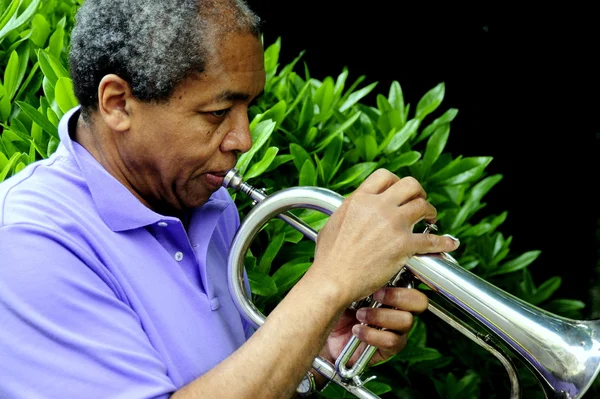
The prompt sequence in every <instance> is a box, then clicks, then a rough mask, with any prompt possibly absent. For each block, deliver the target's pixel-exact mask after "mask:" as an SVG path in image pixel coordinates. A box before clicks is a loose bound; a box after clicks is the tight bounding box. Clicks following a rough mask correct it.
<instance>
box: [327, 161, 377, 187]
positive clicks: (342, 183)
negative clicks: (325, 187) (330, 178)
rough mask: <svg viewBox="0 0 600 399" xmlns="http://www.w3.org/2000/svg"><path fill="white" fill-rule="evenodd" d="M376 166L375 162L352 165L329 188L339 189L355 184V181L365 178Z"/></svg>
mask: <svg viewBox="0 0 600 399" xmlns="http://www.w3.org/2000/svg"><path fill="white" fill-rule="evenodd" d="M376 168H377V162H362V163H359V164H356V165H353V166H352V167H350V168H349V169H347V170H345V171H344V173H342V174H341V175H340V176H339V178H338V179H337V181H336V182H335V183H334V184H332V185H331V189H332V190H339V189H340V188H345V187H348V186H352V185H357V183H359V182H362V181H363V180H364V179H366V178H367V177H368V176H369V175H370V174H371V173H372V172H373V171H374V170H375V169H376Z"/></svg>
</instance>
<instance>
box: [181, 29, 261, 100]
mask: <svg viewBox="0 0 600 399" xmlns="http://www.w3.org/2000/svg"><path fill="white" fill-rule="evenodd" d="M214 43H215V45H214V46H213V47H212V48H211V53H210V55H209V57H208V63H207V64H206V68H205V70H204V71H203V72H202V73H199V74H198V75H196V76H195V78H194V79H189V80H188V81H187V82H185V83H184V84H183V85H182V86H183V87H182V89H188V90H186V91H188V92H190V91H191V92H192V93H187V94H192V95H193V96H198V97H201V98H203V99H204V100H206V99H207V98H211V99H212V100H214V101H216V102H226V101H235V100H246V99H252V98H254V97H256V96H258V95H259V94H260V93H261V92H262V90H263V88H264V84H265V68H264V53H263V48H262V44H261V42H260V39H259V38H257V37H256V36H254V35H251V34H238V33H230V34H227V35H226V36H225V37H223V38H220V39H218V40H216V41H214Z"/></svg>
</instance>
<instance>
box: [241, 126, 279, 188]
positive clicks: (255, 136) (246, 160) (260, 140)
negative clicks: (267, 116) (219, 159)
mask: <svg viewBox="0 0 600 399" xmlns="http://www.w3.org/2000/svg"><path fill="white" fill-rule="evenodd" d="M275 125H276V123H275V122H274V121H272V120H267V121H264V122H260V123H258V124H257V125H256V127H255V128H254V129H253V130H252V142H253V143H254V144H253V145H252V148H250V151H248V152H246V153H244V154H242V155H241V156H240V157H239V158H238V161H237V164H236V168H237V170H238V171H239V172H240V174H241V175H242V176H243V175H244V174H245V173H246V169H247V168H248V165H249V164H250V161H251V160H252V157H253V156H254V154H256V152H257V151H258V150H260V148H261V147H262V146H263V145H264V144H265V143H266V142H267V140H268V139H269V138H270V137H271V133H273V129H275Z"/></svg>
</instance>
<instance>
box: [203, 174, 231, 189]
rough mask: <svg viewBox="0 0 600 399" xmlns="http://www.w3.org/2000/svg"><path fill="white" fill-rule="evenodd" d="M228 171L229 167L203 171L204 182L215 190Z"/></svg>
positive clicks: (219, 186) (221, 183) (220, 184)
mask: <svg viewBox="0 0 600 399" xmlns="http://www.w3.org/2000/svg"><path fill="white" fill-rule="evenodd" d="M228 171H229V169H227V170H219V171H212V172H206V173H204V180H205V181H206V183H207V184H208V185H209V186H211V188H213V189H214V190H217V189H219V188H221V187H222V185H223V179H224V178H225V175H226V174H227V172H228Z"/></svg>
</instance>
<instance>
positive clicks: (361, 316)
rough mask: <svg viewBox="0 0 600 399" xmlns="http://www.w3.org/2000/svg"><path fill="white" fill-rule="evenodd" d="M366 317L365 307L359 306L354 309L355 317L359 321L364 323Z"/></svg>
mask: <svg viewBox="0 0 600 399" xmlns="http://www.w3.org/2000/svg"><path fill="white" fill-rule="evenodd" d="M366 318H367V309H366V308H360V309H358V310H357V311H356V319H357V320H358V321H360V322H361V323H364V322H365V320H366Z"/></svg>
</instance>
